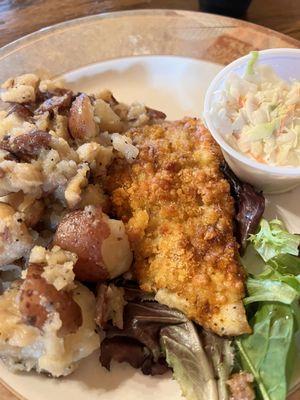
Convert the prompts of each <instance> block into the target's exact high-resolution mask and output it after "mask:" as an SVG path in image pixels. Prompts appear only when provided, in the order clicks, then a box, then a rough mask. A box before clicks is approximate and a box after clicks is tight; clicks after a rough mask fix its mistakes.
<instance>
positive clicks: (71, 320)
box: [19, 264, 82, 336]
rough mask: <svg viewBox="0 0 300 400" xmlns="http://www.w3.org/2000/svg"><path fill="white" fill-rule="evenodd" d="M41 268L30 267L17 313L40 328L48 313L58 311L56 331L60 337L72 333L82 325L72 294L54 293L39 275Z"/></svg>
mask: <svg viewBox="0 0 300 400" xmlns="http://www.w3.org/2000/svg"><path fill="white" fill-rule="evenodd" d="M42 273H43V267H42V266H41V265H38V264H30V265H29V267H28V269H27V275H26V278H25V280H24V282H23V284H22V286H21V293H20V306H19V307H20V311H21V313H22V315H23V318H24V320H25V321H26V322H27V323H28V324H30V325H33V326H35V327H36V328H39V329H42V328H43V326H44V324H45V322H46V321H47V320H48V318H49V314H51V313H53V312H57V313H58V314H59V317H60V319H61V321H62V326H61V328H60V330H59V331H58V334H59V335H60V336H65V335H67V334H69V333H74V332H76V331H77V330H78V328H79V327H80V326H81V324H82V314H81V309H80V307H79V305H78V304H77V303H76V302H75V301H74V300H73V297H72V294H71V292H67V291H64V290H57V289H56V288H55V287H54V286H53V285H51V284H49V283H48V282H47V281H46V280H45V279H44V278H43V277H42V276H41V274H42Z"/></svg>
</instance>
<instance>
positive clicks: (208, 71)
mask: <svg viewBox="0 0 300 400" xmlns="http://www.w3.org/2000/svg"><path fill="white" fill-rule="evenodd" d="M220 68H221V66H220V65H218V64H213V63H210V62H206V61H200V60H195V59H190V58H182V57H173V56H171V57H169V56H147V57H131V58H123V59H116V60H113V61H106V62H103V63H99V64H94V65H91V66H88V67H85V68H82V69H79V70H76V71H73V72H70V73H68V74H65V75H64V78H65V80H66V82H67V84H68V85H69V86H71V87H72V88H74V89H76V90H82V91H88V92H93V91H96V90H99V89H103V88H109V89H111V90H112V91H113V93H114V95H115V96H116V98H117V99H118V100H120V101H125V102H131V101H134V100H140V101H143V102H145V103H146V104H147V105H149V106H150V107H155V108H157V109H159V110H162V111H164V112H166V113H167V115H168V117H169V119H177V118H182V117H183V116H185V115H189V116H195V117H200V116H201V111H202V105H203V99H204V94H205V90H206V88H207V87H208V85H209V83H210V81H211V80H212V78H213V77H214V76H215V74H216V73H217V72H218V71H219V70H220ZM299 198H300V189H298V190H294V191H293V192H290V193H287V194H284V195H277V196H272V197H271V196H270V197H269V199H268V206H267V210H266V216H267V217H268V218H273V217H279V218H281V219H283V220H284V221H285V222H286V224H287V226H288V228H289V229H290V230H291V231H293V232H297V231H298V232H300V218H299V200H298V199H299ZM297 214H298V215H297ZM298 370H299V369H298ZM0 379H2V380H3V381H4V382H5V383H6V384H7V385H9V386H10V387H11V388H12V389H13V390H14V391H15V392H17V393H18V394H21V395H22V396H23V397H24V398H25V399H26V400H27V399H28V400H53V399H57V400H59V399H64V400H119V399H120V398H121V399H123V400H133V399H142V400H148V399H149V400H150V399H151V400H152V399H153V398H159V400H166V399H170V398H172V400H179V399H181V398H182V397H181V395H180V389H179V387H178V384H177V383H176V382H175V381H174V380H172V379H171V376H170V375H168V376H163V377H161V376H158V377H147V376H143V375H142V374H141V373H140V372H139V371H136V370H134V369H132V368H131V367H130V366H128V365H126V364H121V365H120V364H113V366H112V372H111V373H109V372H107V371H106V370H105V369H104V368H102V367H101V366H100V364H99V362H98V354H97V353H95V354H93V355H92V356H91V357H89V358H88V359H86V360H85V361H83V362H82V363H81V365H80V367H79V369H78V370H77V371H76V372H75V373H74V374H72V375H71V376H69V377H66V378H63V379H58V380H54V379H49V378H47V377H45V376H38V375H36V374H29V375H28V374H13V373H11V372H9V371H7V370H6V369H5V368H4V366H3V365H2V364H0Z"/></svg>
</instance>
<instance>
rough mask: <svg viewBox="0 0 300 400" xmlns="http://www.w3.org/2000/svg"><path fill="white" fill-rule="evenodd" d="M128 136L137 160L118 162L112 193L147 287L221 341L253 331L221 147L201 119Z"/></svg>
mask: <svg viewBox="0 0 300 400" xmlns="http://www.w3.org/2000/svg"><path fill="white" fill-rule="evenodd" d="M127 135H128V136H129V137H130V138H131V139H132V141H133V144H134V145H136V146H137V147H138V149H139V155H138V157H137V159H136V160H135V161H134V162H133V163H132V164H129V163H128V162H126V160H125V159H118V160H116V161H115V162H114V163H113V164H112V166H111V168H110V171H109V174H108V178H107V190H108V192H109V193H110V194H111V199H112V203H113V207H114V210H115V214H116V216H118V217H119V218H122V220H123V221H124V222H125V224H126V229H127V233H128V236H129V240H130V242H131V246H132V248H133V251H134V254H135V261H134V273H135V274H136V277H137V279H138V281H139V283H140V286H141V288H142V289H143V290H145V291H148V292H155V293H156V298H157V300H158V301H159V302H161V303H165V304H167V305H169V306H170V307H175V308H177V309H179V310H181V311H183V312H184V313H185V314H186V315H187V316H188V317H189V318H191V319H193V320H194V321H196V322H197V323H199V324H200V325H202V326H203V327H205V328H206V329H209V330H211V331H213V332H216V333H217V334H219V335H240V334H242V333H246V332H250V328H249V325H248V322H247V319H246V315H245V310H244V307H243V303H242V298H243V296H244V274H243V270H242V268H241V267H240V265H239V263H238V261H237V244H236V241H235V239H234V237H233V227H232V225H233V213H234V207H233V199H232V198H231V196H230V188H229V184H228V182H227V181H226V180H225V179H224V178H223V176H222V174H221V172H220V170H219V166H220V163H221V161H222V155H221V152H220V149H219V147H218V145H217V144H216V143H215V142H214V140H213V138H212V137H211V135H210V133H209V132H208V131H207V129H206V128H205V127H204V126H203V124H202V123H201V122H200V121H199V120H196V119H184V120H182V121H177V122H165V123H163V124H161V125H153V126H146V127H144V128H141V129H136V130H131V131H129V132H128V133H127Z"/></svg>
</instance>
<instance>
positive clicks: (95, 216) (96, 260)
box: [53, 206, 132, 282]
mask: <svg viewBox="0 0 300 400" xmlns="http://www.w3.org/2000/svg"><path fill="white" fill-rule="evenodd" d="M53 243H54V244H56V245H58V246H60V247H61V248H62V249H65V250H69V251H72V252H74V253H76V255H77V256H78V260H77V262H76V263H75V266H74V273H75V276H76V278H77V279H79V280H81V281H90V282H98V281H101V280H105V279H112V278H115V277H116V276H119V275H122V273H123V272H126V271H128V269H129V268H130V266H131V262H132V252H131V249H130V247H129V242H128V238H127V235H126V233H125V228H124V224H123V222H122V221H117V220H113V219H110V218H109V217H108V216H107V215H105V214H104V213H103V212H102V209H101V208H99V207H98V208H96V207H94V206H87V207H85V208H84V210H76V211H72V212H70V213H68V214H67V215H65V216H64V217H63V218H62V220H61V221H60V223H59V224H58V227H57V229H56V233H55V236H54V239H53Z"/></svg>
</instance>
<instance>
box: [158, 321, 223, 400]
mask: <svg viewBox="0 0 300 400" xmlns="http://www.w3.org/2000/svg"><path fill="white" fill-rule="evenodd" d="M160 336H161V345H162V348H163V350H164V352H165V355H166V360H167V363H168V365H169V366H170V367H172V369H173V374H174V378H175V379H176V380H177V382H178V383H179V385H180V387H181V391H182V394H183V395H184V396H185V397H186V398H187V399H188V400H204V399H209V400H218V399H219V397H218V388H217V384H216V380H215V375H214V370H213V368H212V366H211V364H210V363H209V360H208V358H207V355H206V353H205V351H204V348H203V346H202V343H201V341H200V337H199V335H198V334H197V331H196V328H195V326H194V324H193V323H192V322H186V323H184V324H180V325H170V326H167V327H165V328H163V329H162V330H161V332H160Z"/></svg>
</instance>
